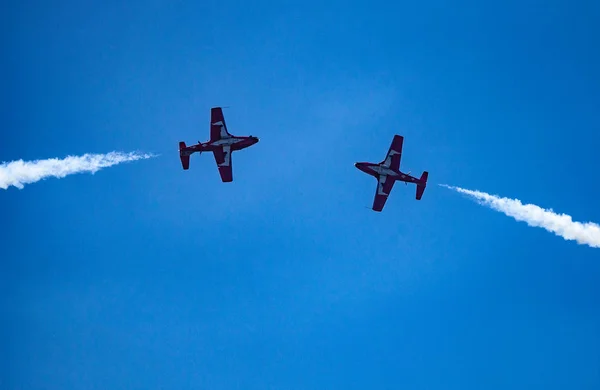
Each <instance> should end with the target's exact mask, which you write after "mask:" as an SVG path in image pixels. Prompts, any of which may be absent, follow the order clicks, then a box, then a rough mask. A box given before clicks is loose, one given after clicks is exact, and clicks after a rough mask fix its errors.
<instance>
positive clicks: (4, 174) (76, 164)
mask: <svg viewBox="0 0 600 390" xmlns="http://www.w3.org/2000/svg"><path fill="white" fill-rule="evenodd" d="M151 157H155V156H154V155H152V154H139V153H135V152H131V153H122V152H110V153H107V154H84V155H83V156H68V157H66V158H64V159H62V160H61V159H58V158H50V159H47V160H35V161H23V160H17V161H11V162H8V163H7V162H3V163H2V164H0V188H2V189H4V190H5V189H7V188H8V187H9V186H15V187H17V188H19V189H23V187H24V185H25V184H30V183H35V182H36V181H39V180H42V179H46V178H48V177H58V178H63V177H65V176H67V175H72V174H74V173H83V172H89V173H92V174H93V173H96V172H97V171H99V170H100V169H102V168H107V167H110V166H113V165H116V164H120V163H124V162H128V161H135V160H142V159H147V158H151Z"/></svg>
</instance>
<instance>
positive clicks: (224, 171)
mask: <svg viewBox="0 0 600 390" xmlns="http://www.w3.org/2000/svg"><path fill="white" fill-rule="evenodd" d="M213 155H214V156H215V162H216V163H217V168H219V175H221V181H223V182H224V183H228V182H231V181H233V167H232V166H231V147H230V146H223V147H221V148H219V149H217V150H215V151H214V152H213Z"/></svg>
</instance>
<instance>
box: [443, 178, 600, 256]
mask: <svg viewBox="0 0 600 390" xmlns="http://www.w3.org/2000/svg"><path fill="white" fill-rule="evenodd" d="M440 186H442V187H446V188H449V189H451V190H454V191H457V192H459V193H462V194H465V195H468V196H470V197H472V198H474V199H475V200H476V201H477V202H478V203H480V204H482V205H484V206H488V207H490V208H492V209H494V210H496V211H500V212H501V213H504V214H506V215H508V216H509V217H513V218H514V219H516V220H517V221H524V222H526V223H527V224H528V225H529V226H535V227H541V228H544V229H546V230H548V231H549V232H552V233H554V234H556V235H557V236H560V237H562V238H564V239H565V240H574V241H577V243H578V244H585V245H589V246H591V247H592V248H600V225H598V224H595V223H593V222H585V223H581V222H573V219H572V218H571V216H570V215H566V214H556V213H555V212H554V211H553V210H552V209H549V210H545V209H543V208H541V207H539V206H536V205H533V204H525V205H524V204H522V203H521V201H520V200H518V199H509V198H500V197H498V196H496V195H490V194H487V193H485V192H481V191H471V190H466V189H464V188H460V187H453V186H448V185H446V184H440Z"/></svg>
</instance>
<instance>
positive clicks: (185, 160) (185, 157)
mask: <svg viewBox="0 0 600 390" xmlns="http://www.w3.org/2000/svg"><path fill="white" fill-rule="evenodd" d="M185 148H186V146H185V142H183V141H181V142H179V158H180V159H181V166H182V167H183V169H185V170H187V169H189V168H190V155H189V154H188V153H186V152H184V150H185Z"/></svg>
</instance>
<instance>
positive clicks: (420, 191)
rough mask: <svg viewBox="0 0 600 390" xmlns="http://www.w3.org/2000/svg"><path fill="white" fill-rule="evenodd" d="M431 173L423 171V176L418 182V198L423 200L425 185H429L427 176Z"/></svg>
mask: <svg viewBox="0 0 600 390" xmlns="http://www.w3.org/2000/svg"><path fill="white" fill-rule="evenodd" d="M428 176H429V173H428V172H427V171H425V172H423V174H422V175H421V178H420V179H419V183H417V200H421V198H422V197H423V192H425V187H426V186H427V178H428Z"/></svg>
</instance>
